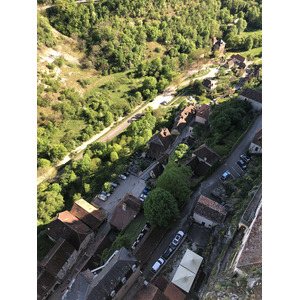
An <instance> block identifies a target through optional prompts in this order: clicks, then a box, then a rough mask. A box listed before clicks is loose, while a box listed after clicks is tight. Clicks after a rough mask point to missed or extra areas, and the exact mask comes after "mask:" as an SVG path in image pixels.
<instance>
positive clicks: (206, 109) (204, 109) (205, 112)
mask: <svg viewBox="0 0 300 300" xmlns="http://www.w3.org/2000/svg"><path fill="white" fill-rule="evenodd" d="M196 115H197V117H201V118H203V119H205V120H208V117H209V115H210V106H209V105H207V104H205V103H203V104H202V105H201V106H200V108H199V109H198V111H197V114H196Z"/></svg>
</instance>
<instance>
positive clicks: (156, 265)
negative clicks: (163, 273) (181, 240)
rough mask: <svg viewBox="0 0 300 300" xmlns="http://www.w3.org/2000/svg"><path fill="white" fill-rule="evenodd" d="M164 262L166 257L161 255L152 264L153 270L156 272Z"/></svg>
mask: <svg viewBox="0 0 300 300" xmlns="http://www.w3.org/2000/svg"><path fill="white" fill-rule="evenodd" d="M164 262H165V261H164V259H163V258H162V257H160V258H159V259H158V261H157V262H156V263H155V264H154V265H153V266H152V268H151V272H152V273H156V272H157V271H158V270H159V269H160V267H161V266H162V265H163V264H164Z"/></svg>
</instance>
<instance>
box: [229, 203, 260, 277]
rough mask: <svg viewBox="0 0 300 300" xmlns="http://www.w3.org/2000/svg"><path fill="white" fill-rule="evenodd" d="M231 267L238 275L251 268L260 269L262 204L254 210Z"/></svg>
mask: <svg viewBox="0 0 300 300" xmlns="http://www.w3.org/2000/svg"><path fill="white" fill-rule="evenodd" d="M232 266H233V269H234V271H235V272H236V273H238V274H240V275H246V274H251V271H252V270H253V268H255V269H257V270H260V271H261V269H262V206H261V203H260V205H259V207H258V209H257V211H256V214H255V218H254V220H253V221H252V224H251V225H250V227H249V229H248V230H247V232H246V233H245V235H244V238H243V240H242V244H241V246H240V248H239V251H238V252H237V254H236V256H235V258H234V260H233V262H232Z"/></svg>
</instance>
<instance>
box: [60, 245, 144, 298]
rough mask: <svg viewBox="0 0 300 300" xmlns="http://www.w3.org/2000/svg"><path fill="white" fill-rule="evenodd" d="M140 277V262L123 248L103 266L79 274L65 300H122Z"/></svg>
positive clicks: (66, 293) (64, 296) (65, 295)
mask: <svg viewBox="0 0 300 300" xmlns="http://www.w3.org/2000/svg"><path fill="white" fill-rule="evenodd" d="M139 277H140V265H139V261H138V260H137V259H136V258H135V257H133V256H132V255H131V254H130V253H129V251H128V250H127V249H125V248H124V247H123V248H121V249H120V250H117V251H115V253H114V254H113V255H112V256H111V257H110V258H109V259H108V260H107V262H106V263H105V264H104V265H103V266H101V267H99V268H97V269H95V270H92V271H90V270H89V269H88V270H86V271H85V272H81V273H79V275H78V276H77V277H76V279H75V281H74V283H73V284H72V286H71V287H70V289H69V290H67V291H66V292H65V294H64V295H63V299H64V300H106V299H112V298H113V299H115V300H120V299H122V298H123V297H124V295H125V294H126V293H127V291H128V290H129V289H130V287H131V286H132V285H133V283H134V282H135V281H137V280H138V278H139Z"/></svg>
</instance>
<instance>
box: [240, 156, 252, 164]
mask: <svg viewBox="0 0 300 300" xmlns="http://www.w3.org/2000/svg"><path fill="white" fill-rule="evenodd" d="M240 158H241V159H242V160H243V161H244V162H245V163H246V164H248V163H249V162H250V158H249V157H247V156H246V155H245V154H241V155H240Z"/></svg>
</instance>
